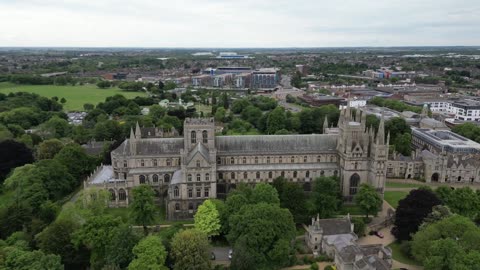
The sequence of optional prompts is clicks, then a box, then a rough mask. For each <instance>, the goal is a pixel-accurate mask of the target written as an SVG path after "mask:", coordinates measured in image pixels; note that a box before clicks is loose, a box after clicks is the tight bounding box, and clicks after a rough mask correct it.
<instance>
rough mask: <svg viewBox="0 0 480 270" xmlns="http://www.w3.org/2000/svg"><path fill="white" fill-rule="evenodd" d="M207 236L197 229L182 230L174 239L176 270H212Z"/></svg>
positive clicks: (173, 252)
mask: <svg viewBox="0 0 480 270" xmlns="http://www.w3.org/2000/svg"><path fill="white" fill-rule="evenodd" d="M209 250H210V247H209V245H208V240H207V235H205V234H204V233H203V232H201V231H199V230H197V229H189V230H182V231H179V232H178V233H176V234H175V236H174V237H173V239H172V251H171V252H172V257H173V259H174V261H175V263H174V265H173V269H174V270H184V269H191V270H210V267H211V265H210V255H209Z"/></svg>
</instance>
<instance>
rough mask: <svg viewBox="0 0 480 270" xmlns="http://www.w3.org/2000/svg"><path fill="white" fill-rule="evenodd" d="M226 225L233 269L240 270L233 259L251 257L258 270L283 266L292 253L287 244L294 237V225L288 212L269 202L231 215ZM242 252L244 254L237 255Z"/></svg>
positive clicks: (248, 207)
mask: <svg viewBox="0 0 480 270" xmlns="http://www.w3.org/2000/svg"><path fill="white" fill-rule="evenodd" d="M229 225H230V232H229V234H228V235H227V239H228V241H229V242H230V243H231V244H232V245H234V250H235V252H234V254H233V257H234V260H232V268H237V266H238V267H239V268H240V266H239V265H235V263H237V262H239V260H237V259H235V257H236V256H240V257H241V258H247V257H248V256H251V255H253V257H252V258H251V260H253V261H254V262H255V264H254V265H256V268H257V269H265V268H272V266H275V267H280V266H285V263H286V261H288V258H289V255H290V251H291V246H290V245H289V243H290V241H291V240H292V239H293V238H294V237H295V224H294V223H293V217H292V214H290V212H289V211H288V210H287V209H282V208H280V207H279V206H278V205H275V204H269V203H259V204H254V205H247V206H244V207H242V208H241V209H240V211H239V212H237V213H235V214H233V215H232V216H230V220H229ZM237 245H238V246H237ZM242 249H243V250H245V252H246V253H242V252H238V250H242ZM242 269H243V268H242Z"/></svg>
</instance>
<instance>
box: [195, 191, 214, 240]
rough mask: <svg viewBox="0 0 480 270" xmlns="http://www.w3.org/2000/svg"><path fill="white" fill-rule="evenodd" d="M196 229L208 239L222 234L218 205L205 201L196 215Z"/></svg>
mask: <svg viewBox="0 0 480 270" xmlns="http://www.w3.org/2000/svg"><path fill="white" fill-rule="evenodd" d="M194 219H195V228H196V229H198V230H200V231H201V232H203V233H205V234H206V235H207V236H208V237H210V236H215V235H218V234H219V233H220V229H221V224H220V214H219V213H218V210H217V207H216V205H215V204H214V203H213V202H212V201H210V200H206V201H204V202H203V203H202V204H201V205H200V206H199V207H198V210H197V212H196V213H195V217H194Z"/></svg>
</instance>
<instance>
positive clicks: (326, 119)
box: [323, 115, 328, 134]
mask: <svg viewBox="0 0 480 270" xmlns="http://www.w3.org/2000/svg"><path fill="white" fill-rule="evenodd" d="M327 128H328V117H327V116H326V115H325V120H324V121H323V134H326V133H327V132H326V131H327Z"/></svg>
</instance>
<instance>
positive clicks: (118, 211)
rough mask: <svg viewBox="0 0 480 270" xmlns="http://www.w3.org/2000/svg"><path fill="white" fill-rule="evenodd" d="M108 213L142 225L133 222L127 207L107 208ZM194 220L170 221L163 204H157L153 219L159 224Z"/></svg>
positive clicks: (124, 220)
mask: <svg viewBox="0 0 480 270" xmlns="http://www.w3.org/2000/svg"><path fill="white" fill-rule="evenodd" d="M106 213H107V214H111V215H113V216H116V217H120V218H121V219H122V220H123V222H125V223H128V224H132V225H140V224H133V221H132V219H131V216H130V209H129V208H127V207H119V208H107V210H106ZM192 223H193V221H192V220H184V221H168V220H166V211H165V207H164V206H163V204H162V205H160V206H157V209H156V214H155V220H154V221H153V223H152V224H154V225H158V224H170V225H174V224H192Z"/></svg>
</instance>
